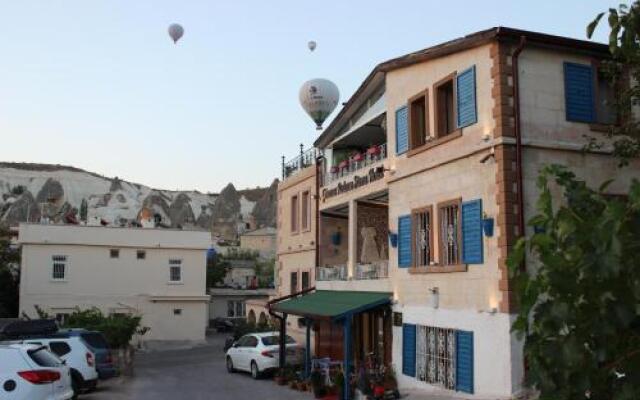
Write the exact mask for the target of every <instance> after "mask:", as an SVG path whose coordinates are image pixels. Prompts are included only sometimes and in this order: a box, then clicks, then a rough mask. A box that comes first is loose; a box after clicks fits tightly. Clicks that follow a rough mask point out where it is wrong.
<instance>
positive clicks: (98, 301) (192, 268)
mask: <svg viewBox="0 0 640 400" xmlns="http://www.w3.org/2000/svg"><path fill="white" fill-rule="evenodd" d="M20 228H21V231H20V242H21V243H22V263H21V276H20V279H21V284H20V311H21V312H25V313H26V314H27V315H31V316H35V307H34V306H35V305H39V306H40V307H42V308H43V309H45V310H47V311H49V312H51V313H54V314H55V313H58V312H66V313H68V312H71V311H72V310H73V309H74V308H75V307H80V308H83V309H84V308H89V307H92V306H95V307H98V308H100V309H101V310H102V311H103V312H104V313H111V312H127V311H128V312H131V313H140V314H142V316H143V325H145V326H149V327H150V328H151V331H150V332H149V333H148V334H147V335H145V336H144V338H143V339H144V340H179V341H183V340H193V341H202V340H204V334H205V328H206V321H207V303H208V296H206V291H205V285H206V259H205V258H206V253H205V252H206V248H207V241H208V237H209V234H208V233H207V232H183V231H168V233H167V234H165V233H161V231H158V230H146V229H114V228H99V227H76V226H51V225H21V227H20ZM115 233H117V235H115V236H113V235H114V234H115ZM183 233H185V237H183V236H182V234H183ZM128 237H130V238H131V241H129V240H127V238H128ZM45 239H46V241H45ZM107 239H113V240H114V242H108V241H106V240H107ZM159 239H160V240H161V242H160V243H161V246H162V247H158V246H157V245H156V246H153V247H152V246H151V244H152V243H154V242H156V241H157V240H159ZM192 240H193V241H192ZM56 243H64V244H56ZM87 243H90V244H88V245H87ZM156 243H157V242H156ZM123 244H124V245H123ZM132 245H134V246H132ZM111 249H119V251H120V254H119V257H118V258H111V257H110V250H111ZM137 250H144V251H145V252H146V257H145V259H140V260H139V259H137V256H136V252H137ZM53 255H66V256H67V268H66V279H65V280H64V281H54V280H52V279H51V274H52V260H51V257H52V256H53ZM169 259H180V260H182V265H181V266H182V281H181V282H179V283H176V282H170V281H169ZM177 309H179V310H181V314H180V315H177V314H175V313H174V310H177Z"/></svg>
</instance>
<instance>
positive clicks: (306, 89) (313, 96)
mask: <svg viewBox="0 0 640 400" xmlns="http://www.w3.org/2000/svg"><path fill="white" fill-rule="evenodd" d="M298 97H299V98H300V105H301V106H302V108H303V109H304V110H305V111H306V112H307V114H309V116H310V117H311V119H313V121H314V122H315V123H316V129H317V130H322V123H323V122H324V121H325V119H327V117H328V116H329V115H330V114H331V113H332V112H333V110H335V109H336V106H337V105H338V100H340V91H339V90H338V87H337V86H336V85H335V83H333V82H331V81H330V80H328V79H321V78H318V79H312V80H310V81H306V82H305V83H304V84H303V85H302V87H301V88H300V92H299V94H298Z"/></svg>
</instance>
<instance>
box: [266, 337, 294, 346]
mask: <svg viewBox="0 0 640 400" xmlns="http://www.w3.org/2000/svg"><path fill="white" fill-rule="evenodd" d="M279 341H280V336H276V335H274V336H264V337H263V338H262V344H263V345H265V346H275V345H277V344H278V342H279ZM286 342H287V344H294V343H295V342H296V341H295V340H293V338H292V337H291V336H289V335H287V340H286Z"/></svg>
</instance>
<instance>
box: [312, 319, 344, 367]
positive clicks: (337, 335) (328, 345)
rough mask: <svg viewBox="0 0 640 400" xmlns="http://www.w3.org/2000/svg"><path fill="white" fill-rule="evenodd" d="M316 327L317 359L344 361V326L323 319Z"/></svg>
mask: <svg viewBox="0 0 640 400" xmlns="http://www.w3.org/2000/svg"><path fill="white" fill-rule="evenodd" d="M316 326H317V331H316V357H318V358H324V357H329V358H331V359H332V360H342V359H343V358H344V353H343V345H344V340H343V334H342V330H343V327H342V325H340V324H337V323H332V322H331V320H329V319H323V320H318V321H317V322H316Z"/></svg>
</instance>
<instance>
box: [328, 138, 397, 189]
mask: <svg viewBox="0 0 640 400" xmlns="http://www.w3.org/2000/svg"><path fill="white" fill-rule="evenodd" d="M386 158H387V144H386V143H382V144H379V145H372V146H369V147H368V148H366V150H364V149H362V150H355V151H352V152H351V154H350V155H349V156H348V157H347V158H346V159H344V160H342V161H339V162H336V163H334V165H332V166H330V167H329V168H328V170H327V172H326V173H325V174H324V177H323V179H322V182H321V185H322V186H323V187H324V186H328V185H330V184H331V183H333V182H335V181H338V180H340V179H342V178H347V177H349V176H350V175H351V174H354V173H356V172H358V171H361V170H363V169H365V168H368V167H372V166H380V165H382V162H383V161H384V160H385V159H386Z"/></svg>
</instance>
